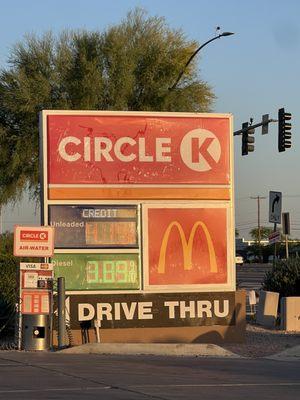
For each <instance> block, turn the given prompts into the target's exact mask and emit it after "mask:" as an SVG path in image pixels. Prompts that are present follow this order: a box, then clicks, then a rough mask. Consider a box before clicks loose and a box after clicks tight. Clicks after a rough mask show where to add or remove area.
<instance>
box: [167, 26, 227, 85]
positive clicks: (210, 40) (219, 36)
mask: <svg viewBox="0 0 300 400" xmlns="http://www.w3.org/2000/svg"><path fill="white" fill-rule="evenodd" d="M231 35H234V33H233V32H223V33H220V34H219V35H218V36H215V37H213V38H212V39H209V40H208V41H207V42H205V43H203V44H202V45H201V46H200V47H198V49H197V50H196V51H195V52H194V53H193V54H192V55H191V56H190V58H189V59H188V61H187V62H186V64H185V66H184V67H183V70H182V71H181V72H180V74H179V75H178V78H177V79H176V81H175V83H174V84H173V86H171V87H169V90H170V91H171V90H174V89H175V88H176V86H177V84H178V82H179V81H180V79H181V78H182V75H183V74H184V72H185V70H186V68H187V66H188V65H189V64H190V62H191V61H192V60H193V58H194V57H195V56H196V55H197V54H198V53H199V51H200V50H201V49H203V47H205V46H206V45H208V44H209V43H211V42H213V41H214V40H217V39H220V38H221V37H224V36H231Z"/></svg>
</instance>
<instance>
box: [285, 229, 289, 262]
mask: <svg viewBox="0 0 300 400" xmlns="http://www.w3.org/2000/svg"><path fill="white" fill-rule="evenodd" d="M285 254H286V259H287V260H288V258H289V241H288V235H285Z"/></svg>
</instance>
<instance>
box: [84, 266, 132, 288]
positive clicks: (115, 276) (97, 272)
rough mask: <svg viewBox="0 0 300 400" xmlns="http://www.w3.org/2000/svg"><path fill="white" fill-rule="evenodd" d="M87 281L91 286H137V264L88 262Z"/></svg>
mask: <svg viewBox="0 0 300 400" xmlns="http://www.w3.org/2000/svg"><path fill="white" fill-rule="evenodd" d="M86 280H87V283H89V284H91V283H98V284H99V283H100V284H101V283H102V284H122V283H123V284H137V283H138V270H137V263H136V261H135V260H109V261H102V260H101V261H88V262H87V264H86Z"/></svg>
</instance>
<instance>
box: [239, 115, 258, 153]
mask: <svg viewBox="0 0 300 400" xmlns="http://www.w3.org/2000/svg"><path fill="white" fill-rule="evenodd" d="M242 129H245V131H244V132H243V133H242V156H246V155H247V154H248V153H249V152H252V151H254V144H253V143H254V142H255V139H254V137H253V136H252V135H254V132H255V129H254V128H251V125H250V126H249V122H244V123H243V124H242Z"/></svg>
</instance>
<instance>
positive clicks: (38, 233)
mask: <svg viewBox="0 0 300 400" xmlns="http://www.w3.org/2000/svg"><path fill="white" fill-rule="evenodd" d="M53 253H54V230H53V228H51V227H47V226H15V229H14V256H16V257H51V256H52V255H53Z"/></svg>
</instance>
